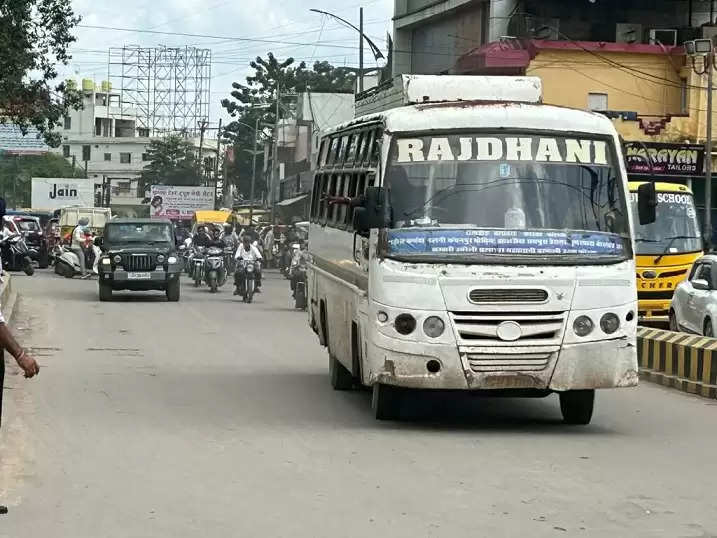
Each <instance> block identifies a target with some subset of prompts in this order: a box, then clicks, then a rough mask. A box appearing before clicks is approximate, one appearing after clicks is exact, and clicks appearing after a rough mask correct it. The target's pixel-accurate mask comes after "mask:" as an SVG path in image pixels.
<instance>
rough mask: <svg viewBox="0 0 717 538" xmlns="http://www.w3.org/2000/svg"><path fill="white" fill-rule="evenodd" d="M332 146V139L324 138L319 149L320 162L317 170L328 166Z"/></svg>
mask: <svg viewBox="0 0 717 538" xmlns="http://www.w3.org/2000/svg"><path fill="white" fill-rule="evenodd" d="M330 144H331V139H329V138H324V139H323V140H322V141H321V149H319V162H318V166H317V168H321V167H323V166H326V159H327V158H328V156H329V145H330Z"/></svg>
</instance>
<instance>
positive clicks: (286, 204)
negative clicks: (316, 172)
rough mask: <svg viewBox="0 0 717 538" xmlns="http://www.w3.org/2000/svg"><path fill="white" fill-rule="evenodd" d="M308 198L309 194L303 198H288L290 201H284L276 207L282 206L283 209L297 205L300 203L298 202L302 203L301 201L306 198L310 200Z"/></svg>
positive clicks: (302, 196) (303, 195)
mask: <svg viewBox="0 0 717 538" xmlns="http://www.w3.org/2000/svg"><path fill="white" fill-rule="evenodd" d="M308 196H309V195H308V194H302V195H301V196H297V197H296V198H288V199H286V200H282V201H281V202H279V203H278V204H276V205H280V206H282V207H286V206H290V205H294V204H296V203H298V202H301V201H302V200H304V199H305V198H308Z"/></svg>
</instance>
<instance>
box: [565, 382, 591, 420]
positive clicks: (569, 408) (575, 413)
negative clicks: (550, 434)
mask: <svg viewBox="0 0 717 538" xmlns="http://www.w3.org/2000/svg"><path fill="white" fill-rule="evenodd" d="M594 407H595V391H594V390H569V391H566V392H561V393H560V411H561V412H562V414H563V422H564V423H565V424H574V425H582V426H584V425H587V424H590V420H591V419H592V416H593V409H594Z"/></svg>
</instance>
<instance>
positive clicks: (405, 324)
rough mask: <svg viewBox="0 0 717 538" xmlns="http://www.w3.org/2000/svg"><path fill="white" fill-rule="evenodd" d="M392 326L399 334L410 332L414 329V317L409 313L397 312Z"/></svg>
mask: <svg viewBox="0 0 717 538" xmlns="http://www.w3.org/2000/svg"><path fill="white" fill-rule="evenodd" d="M393 326H394V327H395V328H396V332H398V333H399V334H403V335H407V334H411V333H412V332H413V331H414V330H415V329H416V318H414V317H413V316H412V315H411V314H399V315H398V316H396V320H395V321H394V322H393Z"/></svg>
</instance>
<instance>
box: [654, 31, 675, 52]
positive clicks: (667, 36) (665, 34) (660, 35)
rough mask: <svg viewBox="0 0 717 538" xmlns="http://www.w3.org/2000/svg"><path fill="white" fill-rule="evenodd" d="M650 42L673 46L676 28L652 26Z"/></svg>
mask: <svg viewBox="0 0 717 538" xmlns="http://www.w3.org/2000/svg"><path fill="white" fill-rule="evenodd" d="M650 44H659V45H665V46H666V47H674V46H676V45H677V30H675V29H669V28H653V29H651V30H650Z"/></svg>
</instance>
